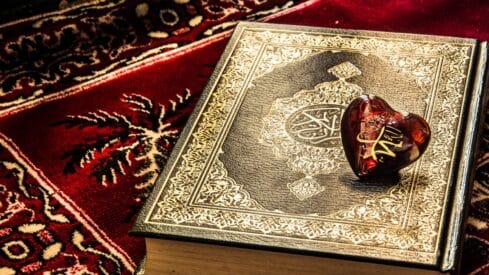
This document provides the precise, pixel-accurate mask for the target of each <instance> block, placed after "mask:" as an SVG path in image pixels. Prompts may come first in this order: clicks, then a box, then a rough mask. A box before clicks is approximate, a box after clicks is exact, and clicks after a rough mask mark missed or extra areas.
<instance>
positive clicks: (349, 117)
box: [341, 95, 430, 178]
mask: <svg viewBox="0 0 489 275" xmlns="http://www.w3.org/2000/svg"><path fill="white" fill-rule="evenodd" d="M341 140H342V142H343V148H344V150H345V154H346V157H347V159H348V162H349V163H350V165H351V167H352V169H353V172H355V174H356V175H357V176H359V177H360V178H364V177H370V176H383V175H388V174H393V173H395V172H397V171H399V170H400V169H402V168H404V167H406V166H408V165H410V164H411V163H413V162H414V161H416V160H417V159H418V158H419V157H420V156H421V155H422V154H423V153H424V151H425V150H426V147H427V146H428V143H429V140H430V127H429V125H428V123H427V122H426V121H425V120H424V119H423V118H422V117H420V116H418V115H416V114H411V113H404V112H402V113H401V112H396V111H395V110H393V109H392V108H391V107H390V106H389V104H387V102H386V101H385V100H383V99H382V98H380V97H377V96H372V95H370V96H366V95H363V96H360V97H358V98H356V99H355V100H353V101H352V102H351V103H350V105H348V107H347V108H346V110H345V112H344V114H343V118H342V119H341Z"/></svg>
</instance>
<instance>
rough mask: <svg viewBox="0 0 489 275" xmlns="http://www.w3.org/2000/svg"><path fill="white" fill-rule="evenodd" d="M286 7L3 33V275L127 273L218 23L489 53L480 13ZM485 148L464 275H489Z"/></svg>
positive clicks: (218, 9)
mask: <svg viewBox="0 0 489 275" xmlns="http://www.w3.org/2000/svg"><path fill="white" fill-rule="evenodd" d="M294 5H296V3H294V2H288V1H278V0H277V1H251V0H242V1H241V0H239V1H238V0H236V1H224V0H223V1H217V0H216V1H212V0H200V1H188V0H175V1H148V2H144V1H135V0H126V1H121V0H120V1H99V4H97V5H86V6H80V7H78V8H75V9H72V10H67V11H64V12H57V13H51V14H49V15H44V16H38V17H37V18H34V19H27V20H22V21H17V22H14V23H8V24H6V25H3V26H2V27H1V31H0V33H1V34H2V36H1V37H2V38H1V39H0V68H1V70H0V80H1V81H0V87H1V89H0V133H1V135H0V236H1V238H0V273H2V271H8V270H10V271H13V270H17V271H19V272H25V273H29V272H32V273H39V272H41V271H53V272H55V271H59V272H65V273H70V274H71V273H72V274H76V273H83V272H87V273H88V272H93V273H96V274H99V273H108V274H117V273H131V272H133V271H134V269H135V267H136V265H137V264H138V263H139V261H140V260H141V259H142V257H143V256H144V251H145V248H144V241H143V239H141V238H136V237H130V236H129V235H128V234H127V232H128V231H129V229H130V228H131V225H132V222H133V220H134V218H135V215H137V212H138V210H139V208H140V207H141V205H142V203H143V202H144V199H145V197H146V195H147V194H148V192H149V191H150V189H151V184H152V182H153V181H154V179H155V177H156V175H157V174H158V173H159V172H160V171H161V168H162V166H163V165H164V163H165V160H166V158H167V157H168V153H169V150H171V147H172V145H173V144H174V142H175V140H176V139H177V137H178V133H179V130H180V129H181V128H182V127H183V125H184V123H185V120H186V118H187V117H188V115H189V114H190V112H191V111H192V107H193V105H194V103H195V101H196V100H197V98H198V96H199V94H200V92H201V91H202V89H203V87H204V86H205V84H206V83H207V80H208V77H209V76H210V74H211V73H212V70H213V66H214V64H216V62H217V60H218V59H219V56H220V54H221V53H222V51H223V49H224V47H225V44H226V41H227V37H228V33H221V34H218V35H214V33H216V32H222V31H224V30H228V29H230V27H232V25H231V24H229V25H228V24H226V23H225V22H229V21H231V20H236V19H250V20H251V19H257V18H259V17H262V16H267V15H268V16H270V14H272V13H274V14H275V16H274V18H270V17H268V19H267V20H268V21H272V22H280V23H291V24H302V25H315V26H324V27H340V28H357V29H371V30H385V31H400V32H415V33H429V34H440V35H453V36H463V37H474V38H478V39H481V40H488V39H489V21H487V19H486V16H487V14H489V4H485V2H484V1H482V0H480V1H465V2H462V1H446V0H436V1H421V0H417V1H401V0H399V1H339V0H336V1H317V0H316V1H314V0H313V1H308V2H306V3H305V4H302V5H301V4H299V5H296V7H295V8H292V9H289V11H288V12H286V13H281V14H280V13H279V14H277V13H278V12H279V11H280V9H282V8H284V7H290V6H294ZM175 14H177V16H175ZM177 18H178V20H176V19H177ZM199 18H200V19H199ZM174 21H176V22H175V23H173V22H174ZM165 22H166V23H165ZM488 138H489V132H487V133H486V135H485V139H484V140H483V141H482V148H483V149H484V150H485V151H484V152H487V153H486V154H485V155H484V154H483V155H482V156H483V157H481V159H480V161H479V164H480V165H479V168H478V173H477V181H476V184H475V192H474V196H473V200H472V209H471V218H470V220H469V227H468V235H467V241H466V244H465V252H464V257H463V269H464V273H471V272H473V273H474V274H485V273H488V274H489V176H488V175H489V174H488V172H489V164H488V161H487V160H488V159H489V144H488V143H487V141H488V140H487V139H488ZM12 274H13V273H12Z"/></svg>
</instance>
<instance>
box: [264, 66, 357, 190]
mask: <svg viewBox="0 0 489 275" xmlns="http://www.w3.org/2000/svg"><path fill="white" fill-rule="evenodd" d="M328 72H329V73H331V74H333V75H334V76H336V77H337V78H338V80H335V81H327V82H322V83H319V84H317V85H316V86H315V87H314V89H313V90H301V91H299V92H297V93H295V94H294V95H293V96H292V97H287V98H279V99H276V100H275V102H274V103H273V104H272V106H271V108H270V111H269V113H268V115H267V116H266V117H265V118H264V119H263V127H262V132H261V139H260V142H261V143H262V144H265V145H267V146H269V147H271V148H272V150H273V152H274V154H275V156H276V157H277V158H279V159H285V160H286V161H287V166H288V167H289V168H290V169H292V170H293V171H295V172H298V173H303V174H305V177H304V178H301V179H299V180H297V181H295V182H293V183H287V187H289V190H290V191H291V192H292V193H293V194H294V195H295V196H296V197H297V198H298V199H299V200H304V199H307V198H309V197H312V196H314V195H317V194H319V193H320V192H321V191H323V190H324V188H321V186H320V184H319V183H318V182H316V181H315V179H314V177H315V176H317V175H320V174H330V173H333V172H335V171H337V170H338V169H339V167H340V165H341V163H342V162H343V159H344V158H343V149H342V148H341V144H340V142H341V140H340V120H341V115H342V114H343V112H344V110H345V107H346V105H347V104H348V103H349V102H350V101H351V100H353V99H354V98H355V97H357V96H359V95H361V94H362V93H363V90H362V88H361V87H360V86H358V85H356V84H352V83H349V82H347V79H348V78H351V77H353V76H357V75H360V74H361V72H360V70H359V69H358V68H357V67H356V66H355V65H353V64H352V63H350V62H343V63H341V64H338V65H336V66H333V67H331V68H329V69H328ZM307 189H310V190H309V191H308V190H307Z"/></svg>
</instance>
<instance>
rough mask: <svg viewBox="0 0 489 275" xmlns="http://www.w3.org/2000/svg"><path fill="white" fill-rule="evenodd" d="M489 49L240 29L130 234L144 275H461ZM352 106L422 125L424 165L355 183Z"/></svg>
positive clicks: (454, 42)
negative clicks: (349, 136) (137, 239)
mask: <svg viewBox="0 0 489 275" xmlns="http://www.w3.org/2000/svg"><path fill="white" fill-rule="evenodd" d="M486 58H487V50H486V43H484V42H482V43H481V42H478V41H476V40H473V39H465V38H455V37H440V36H427V35H414V34H400V33H386V32H371V31H358V30H339V29H323V28H312V27H300V26H290V25H275V24H264V23H240V24H239V25H238V26H237V28H236V29H235V31H234V34H233V36H232V38H231V39H230V41H229V43H228V46H227V48H226V50H225V52H224V54H223V56H222V58H221V60H220V62H219V63H218V65H217V66H216V68H215V71H214V73H213V75H212V77H211V79H210V81H209V83H208V85H207V87H206V89H205V91H204V92H203V94H202V97H201V99H200V101H199V103H198V104H197V107H196V109H195V111H194V112H193V114H192V116H191V117H190V119H189V121H188V123H187V125H186V127H185V129H184V130H183V132H182V134H181V137H180V139H179V141H178V143H177V144H176V146H175V148H174V150H173V152H172V154H171V157H170V159H169V160H168V163H167V164H166V166H165V169H164V171H163V172H162V174H161V175H160V177H159V178H158V180H157V182H156V185H155V188H154V190H153V192H152V194H151V196H150V197H149V198H148V200H147V202H146V203H145V205H144V207H143V208H142V210H141V212H140V214H139V216H138V218H137V220H136V222H135V224H134V227H133V231H132V232H133V233H134V234H139V235H143V236H146V237H147V238H146V243H147V259H146V267H145V269H146V270H147V271H148V272H150V273H149V274H152V273H153V274H161V273H166V272H177V274H178V273H180V274H182V273H183V274H191V273H193V272H197V271H199V272H200V273H207V274H234V273H236V274H290V273H318V274H321V273H322V274H358V273H366V274H392V273H393V272H396V273H400V274H405V273H406V274H407V273H412V272H415V273H416V274H424V273H425V274H438V273H445V272H451V273H454V272H457V268H458V261H459V259H460V257H459V254H460V252H461V245H462V237H463V230H464V219H465V215H466V210H467V200H468V194H469V192H470V188H471V182H472V177H473V170H474V169H473V162H474V157H475V155H476V147H477V139H478V138H479V134H480V124H481V121H483V115H484V114H483V106H484V104H485V100H486V99H485V97H484V92H483V87H484V85H483V84H484V79H485V66H486ZM362 94H374V95H377V96H380V97H382V98H384V99H385V100H387V102H389V104H390V105H391V106H392V107H393V108H394V109H396V110H406V111H408V112H412V113H416V114H418V115H420V116H422V117H423V118H424V119H425V120H426V121H427V122H428V123H429V125H430V127H431V131H432V136H431V140H430V144H429V146H428V148H427V150H426V152H425V154H424V155H423V156H422V157H421V158H420V159H419V160H418V161H416V162H415V163H414V164H412V165H411V166H409V167H406V168H404V169H402V170H401V171H400V173H399V175H398V176H395V177H386V178H382V179H369V180H359V179H358V178H357V177H356V176H355V175H354V174H353V172H352V170H351V169H350V167H349V165H348V162H347V160H346V158H345V155H344V152H343V149H342V146H341V137H340V133H339V124H340V123H339V122H340V119H341V114H342V112H343V111H344V109H345V107H346V106H347V105H348V103H349V102H350V101H352V100H353V99H354V98H356V97H358V96H360V95H362Z"/></svg>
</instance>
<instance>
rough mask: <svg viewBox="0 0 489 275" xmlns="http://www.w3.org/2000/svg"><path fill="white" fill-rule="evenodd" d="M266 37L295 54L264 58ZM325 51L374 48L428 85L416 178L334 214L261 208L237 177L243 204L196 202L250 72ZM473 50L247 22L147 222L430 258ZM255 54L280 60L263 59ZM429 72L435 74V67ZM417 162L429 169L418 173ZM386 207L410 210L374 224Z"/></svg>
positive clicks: (249, 81)
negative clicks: (427, 135)
mask: <svg viewBox="0 0 489 275" xmlns="http://www.w3.org/2000/svg"><path fill="white" fill-rule="evenodd" d="M271 41H273V43H272V42H271ZM269 45H274V46H282V47H284V48H286V47H288V48H289V49H294V48H296V49H298V50H297V51H296V53H298V54H290V55H288V57H285V58H283V56H282V59H281V60H278V59H274V57H273V56H271V57H270V56H268V57H267V50H266V49H267V46H269ZM328 50H330V51H331V50H339V51H341V50H342V51H356V52H361V53H364V54H374V55H376V56H378V57H381V58H384V59H385V60H387V61H388V62H389V63H391V64H393V65H397V66H398V67H399V68H400V69H401V70H402V71H404V72H406V73H411V74H412V75H413V76H414V77H415V79H416V82H417V83H418V85H420V88H422V89H432V91H431V95H432V96H431V98H430V99H429V102H428V106H427V113H426V114H425V118H426V119H427V120H428V121H429V123H430V125H431V126H432V133H433V139H432V141H431V144H430V146H429V148H428V150H427V152H426V153H425V155H424V156H423V157H422V158H421V159H420V161H418V162H417V163H416V165H414V166H412V167H411V168H409V169H408V170H407V171H406V172H405V173H404V174H406V175H413V177H412V179H411V180H410V182H409V183H408V184H403V182H405V180H404V179H402V180H401V184H399V185H397V186H394V187H392V188H391V189H390V190H389V191H388V192H387V194H386V195H384V196H381V197H378V198H375V199H371V200H368V201H367V202H366V204H365V205H357V206H353V207H351V208H350V209H349V210H346V211H342V212H340V213H336V214H334V215H331V216H329V217H315V216H310V217H309V216H297V215H288V214H286V213H276V212H267V211H266V210H265V211H264V210H263V209H262V207H261V206H259V204H258V203H257V202H256V201H253V199H252V198H251V197H250V196H249V194H247V192H246V191H245V190H243V189H242V186H240V185H239V184H238V183H236V182H234V181H232V182H231V185H230V186H233V185H234V187H235V188H237V189H236V190H237V191H236V193H235V194H240V192H245V193H244V194H245V195H244V196H240V195H237V196H236V198H239V199H240V200H242V201H241V204H240V203H237V202H232V201H229V198H232V197H233V196H229V193H228V201H227V202H224V204H221V205H216V207H210V206H209V205H204V204H200V203H199V204H195V203H192V202H195V197H196V195H198V194H196V192H195V190H196V189H197V188H200V185H201V184H202V182H204V179H205V178H206V177H208V171H209V169H211V166H214V167H213V168H214V169H215V168H216V163H217V165H218V164H219V163H220V161H219V160H218V155H219V153H220V150H221V149H220V146H221V143H222V142H223V140H224V138H225V136H226V134H227V131H228V130H229V127H230V125H231V124H232V121H233V120H234V116H235V114H236V113H237V110H238V108H239V105H240V100H242V98H243V96H244V94H245V93H246V89H248V88H249V87H250V85H252V80H253V79H254V78H255V77H257V76H259V75H263V74H265V73H266V72H269V71H271V70H273V68H275V67H276V66H280V65H281V64H282V65H283V64H286V63H288V62H292V61H295V60H299V59H301V58H303V57H306V56H309V55H311V54H314V53H318V52H323V51H328ZM472 51H473V45H472V44H462V43H446V42H433V41H422V40H414V39H413V40H409V39H392V38H385V37H373V36H372V37H370V36H357V35H340V34H328V33H321V32H304V31H300V30H280V29H263V28H249V27H243V28H242V29H241V33H240V34H239V37H238V38H237V40H236V42H235V45H234V47H233V49H232V53H231V54H230V55H229V58H228V60H226V63H225V65H224V66H223V68H222V71H221V72H220V75H219V76H218V78H217V83H215V84H214V87H213V88H212V90H211V93H210V96H209V98H208V99H207V100H208V102H207V104H206V105H205V106H204V108H203V109H202V110H201V112H200V114H199V115H198V117H197V118H196V120H195V122H194V125H193V129H192V131H191V134H190V135H189V137H188V139H187V140H186V143H185V144H184V146H183V147H182V150H181V152H180V154H179V155H178V156H177V161H175V163H174V166H173V167H172V169H171V170H170V174H169V177H167V178H166V182H165V183H164V185H163V187H162V188H161V190H159V191H160V193H159V194H158V197H157V199H156V200H155V203H154V204H153V205H152V207H151V209H150V212H149V214H148V215H147V216H146V219H145V223H148V224H166V225H171V226H182V227H187V228H192V227H198V228H199V230H203V231H205V230H215V229H218V230H225V231H228V232H233V233H236V234H251V235H257V236H263V235H267V237H270V238H272V239H273V238H285V239H302V240H307V241H309V242H314V243H317V244H318V245H323V246H324V247H325V248H326V249H325V252H328V247H329V248H333V247H334V249H335V250H338V249H339V248H341V249H340V250H342V251H344V252H345V253H347V254H350V255H358V256H370V257H376V256H380V257H383V258H389V259H395V260H404V261H408V262H418V263H427V264H431V263H434V261H435V260H436V248H437V245H438V241H439V237H440V226H441V225H440V222H441V220H442V216H443V212H444V206H445V203H446V201H445V198H446V193H447V187H448V182H449V180H450V177H451V176H452V175H451V171H450V167H451V165H452V163H451V161H452V159H453V152H452V151H453V150H454V148H455V144H456V140H457V137H458V132H459V128H460V125H459V124H460V118H461V117H460V113H461V112H460V111H461V108H462V101H463V96H464V92H465V89H466V87H465V86H466V82H467V73H468V68H469V67H470V66H469V64H468V63H469V60H470V56H471V55H472ZM264 53H265V57H266V58H262V57H263V56H264ZM289 53H292V52H290V51H289ZM258 57H260V58H262V60H261V61H263V60H265V61H266V60H268V62H274V64H273V65H270V64H268V65H263V64H261V63H260V62H258V59H259V58H258ZM434 59H436V62H433V60H434ZM433 71H436V74H435V75H433V74H430V73H429V72H433ZM423 72H424V73H423ZM426 72H428V73H426ZM218 166H219V165H218ZM221 167H222V169H224V171H221V172H220V173H221V174H222V175H224V177H227V173H226V171H225V168H224V166H223V165H222V166H221ZM421 167H422V168H423V169H422V170H423V171H430V172H429V173H423V172H422V171H421V172H420V170H421ZM420 175H422V176H426V177H429V179H427V180H425V181H423V182H429V184H426V185H423V186H421V185H419V184H417V183H418V181H417V177H418V176H420ZM409 178H411V177H409ZM228 179H229V178H228ZM231 180H232V179H231ZM406 196H407V197H408V210H409V211H405V212H404V213H402V210H403V208H401V207H393V204H395V202H396V201H399V200H400V199H405V197H406ZM231 200H232V199H231ZM197 202H198V201H197ZM223 206H224V207H223ZM250 206H251V207H250ZM394 206H395V205H394ZM386 211H387V212H389V213H388V214H390V215H392V216H393V217H395V216H396V215H405V217H406V219H405V222H404V223H402V224H400V225H393V224H390V225H383V224H381V223H377V224H376V223H372V221H375V220H376V219H380V217H381V216H382V215H385V213H386ZM379 215H380V216H379ZM348 221H349V222H348ZM365 222H367V223H365ZM330 251H331V250H330ZM386 251H389V252H388V253H386Z"/></svg>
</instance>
